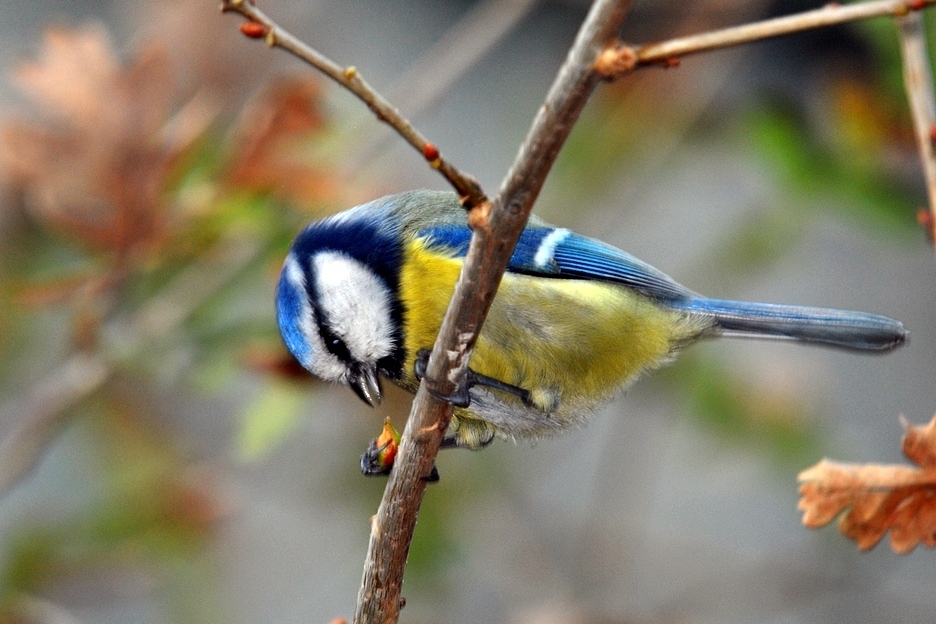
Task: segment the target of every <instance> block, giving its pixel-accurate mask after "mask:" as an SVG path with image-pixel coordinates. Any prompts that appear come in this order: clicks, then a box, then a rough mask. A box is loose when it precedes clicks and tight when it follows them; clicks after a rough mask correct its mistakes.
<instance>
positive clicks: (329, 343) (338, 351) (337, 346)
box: [319, 324, 352, 362]
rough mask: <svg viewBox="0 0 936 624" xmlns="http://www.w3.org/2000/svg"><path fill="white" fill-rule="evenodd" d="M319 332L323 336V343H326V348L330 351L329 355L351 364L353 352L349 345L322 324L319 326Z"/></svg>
mask: <svg viewBox="0 0 936 624" xmlns="http://www.w3.org/2000/svg"><path fill="white" fill-rule="evenodd" d="M319 332H320V333H321V335H322V342H324V343H325V348H326V349H328V351H329V353H331V354H332V355H334V356H335V357H337V358H339V359H340V360H342V361H344V362H351V361H352V358H351V351H350V350H349V349H348V345H346V344H345V343H344V341H343V340H342V339H341V338H339V337H338V336H336V335H335V334H334V333H333V332H332V331H331V329H330V328H329V327H328V326H326V325H324V324H322V325H320V326H319Z"/></svg>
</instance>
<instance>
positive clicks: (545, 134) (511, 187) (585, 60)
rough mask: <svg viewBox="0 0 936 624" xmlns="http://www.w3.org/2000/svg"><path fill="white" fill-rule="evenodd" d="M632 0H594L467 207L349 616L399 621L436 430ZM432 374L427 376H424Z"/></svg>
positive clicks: (447, 414) (442, 426)
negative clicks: (502, 161) (524, 123)
mask: <svg viewBox="0 0 936 624" xmlns="http://www.w3.org/2000/svg"><path fill="white" fill-rule="evenodd" d="M629 7H630V2H629V1H628V0H597V1H596V2H595V4H594V5H593V6H592V9H591V11H590V12H589V14H588V17H587V18H586V20H585V23H584V24H583V25H582V28H581V30H580V31H579V35H578V37H577V38H576V41H575V43H574V44H573V46H572V49H571V50H570V52H569V55H568V57H567V58H566V61H565V63H564V64H563V66H562V68H561V69H560V71H559V74H558V76H557V77H556V80H555V82H554V83H553V86H552V88H551V89H550V91H549V94H548V95H547V97H546V101H545V102H544V104H543V106H542V107H541V108H540V111H539V113H538V114H537V117H536V119H535V120H534V122H533V126H532V128H531V129H530V132H529V134H528V135H527V139H526V140H525V141H524V143H523V146H522V147H521V149H520V152H519V154H518V155H517V158H516V160H515V164H514V166H513V167H512V168H511V170H510V172H509V173H508V175H507V177H506V178H505V180H504V183H503V185H502V187H501V190H500V192H499V194H498V197H497V199H495V201H494V204H493V205H488V204H482V205H480V206H478V207H476V208H474V209H473V210H472V211H471V213H470V214H469V223H471V224H472V227H473V229H474V234H473V235H472V239H471V244H470V245H469V249H468V254H467V256H466V258H465V264H464V266H463V268H462V273H461V276H460V278H459V280H458V284H457V285H456V287H455V293H454V295H453V297H452V303H451V304H450V306H449V308H448V311H447V312H446V315H445V319H444V321H443V323H442V328H441V330H440V332H439V336H438V338H437V339H436V343H435V347H434V348H433V352H432V356H431V357H430V358H429V364H428V367H427V374H426V378H425V380H424V383H423V384H422V385H421V386H420V389H419V392H417V394H416V399H415V400H414V402H413V408H412V411H411V413H410V417H409V420H408V421H407V423H406V429H405V430H404V432H403V438H402V441H401V444H400V449H399V452H398V453H397V456H396V459H395V462H394V469H393V472H392V473H391V475H390V478H389V481H388V483H387V487H386V489H385V490H384V496H383V500H382V501H381V503H380V508H379V509H378V511H377V516H376V518H375V519H374V522H373V526H372V529H371V539H370V543H369V545H368V554H367V561H366V563H365V568H364V578H363V581H362V585H361V591H360V593H359V594H358V604H357V610H356V612H355V617H354V621H355V622H356V623H358V624H361V623H364V622H368V623H369V622H381V623H383V622H395V621H396V620H397V618H398V617H399V609H400V604H401V602H400V590H401V587H402V582H403V571H404V567H405V562H406V555H407V553H408V551H409V545H410V542H411V540H412V535H413V529H414V528H415V525H416V516H417V514H418V510H419V505H420V504H421V502H422V497H423V493H424V491H425V487H426V485H425V477H426V475H428V474H429V471H430V470H431V469H432V465H433V463H434V461H435V456H436V453H437V452H438V449H439V445H440V443H441V441H442V436H443V434H444V433H445V430H446V428H447V427H448V423H449V420H450V419H451V415H452V407H451V405H450V404H449V403H446V402H443V401H440V400H439V399H436V398H434V397H433V395H432V394H430V393H429V391H428V389H427V388H428V385H432V387H433V391H434V392H435V393H437V394H441V395H443V396H445V395H451V394H452V393H453V392H454V391H455V385H456V380H458V379H461V378H462V377H463V375H464V374H465V373H466V371H467V367H468V360H469V358H470V357H471V352H472V349H473V348H474V344H475V340H476V339H477V336H478V332H479V331H480V329H481V324H482V323H483V322H484V318H485V316H486V315H487V312H488V309H489V308H490V305H491V302H492V301H493V299H494V295H495V293H496V291H497V287H498V285H499V283H500V279H501V276H502V275H503V273H504V270H505V268H506V266H507V262H508V260H509V259H510V256H511V254H512V253H513V249H514V246H515V245H516V242H517V239H518V238H519V236H520V233H521V232H522V230H523V228H524V226H525V225H526V221H527V217H528V216H529V214H530V211H531V210H532V207H533V202H534V201H535V199H536V197H537V195H538V194H539V191H540V189H541V188H542V185H543V182H544V181H545V179H546V174H547V173H548V171H549V169H550V167H551V166H552V164H553V162H554V161H555V158H556V156H557V154H558V153H559V149H560V148H561V146H562V144H563V143H564V142H565V139H566V138H567V137H568V134H569V132H570V131H571V129H572V126H573V125H574V123H575V120H576V119H577V118H578V115H579V113H580V112H581V110H582V108H583V107H584V106H585V103H586V102H587V101H588V97H589V96H590V95H591V93H592V91H593V90H594V88H595V86H597V84H599V82H600V81H601V80H602V76H601V75H600V74H599V73H598V72H597V71H596V70H595V61H596V59H597V58H598V55H599V54H600V53H601V51H602V50H604V49H605V48H606V47H607V46H608V45H610V44H611V43H612V42H613V41H614V40H615V39H616V37H617V36H618V33H619V32H620V28H621V25H622V24H623V22H624V17H625V15H626V14H627V10H628V8H629ZM430 380H432V381H430Z"/></svg>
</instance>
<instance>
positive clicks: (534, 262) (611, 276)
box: [419, 225, 695, 302]
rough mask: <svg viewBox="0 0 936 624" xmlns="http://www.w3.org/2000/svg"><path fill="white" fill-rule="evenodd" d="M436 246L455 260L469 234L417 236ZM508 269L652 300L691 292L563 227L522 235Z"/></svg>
mask: <svg viewBox="0 0 936 624" xmlns="http://www.w3.org/2000/svg"><path fill="white" fill-rule="evenodd" d="M419 236H420V237H422V238H425V239H426V240H427V241H429V243H430V244H432V245H434V246H440V247H444V248H446V249H448V250H450V252H451V253H454V254H456V255H459V256H463V255H465V253H467V251H468V243H469V241H470V239H471V230H470V229H468V228H467V227H465V226H458V225H443V226H438V227H432V228H428V229H426V230H423V231H421V232H420V233H419ZM507 270H508V271H510V272H513V273H524V274H528V275H537V276H540V277H555V278H570V279H588V280H599V281H604V282H614V283H617V284H622V285H624V286H627V287H629V288H632V289H634V290H636V291H637V292H639V293H641V294H643V295H645V296H647V297H650V298H652V299H656V300H660V301H664V302H674V301H682V300H687V299H691V298H692V297H694V296H695V295H694V293H692V292H691V291H689V290H688V289H686V288H685V287H683V286H681V285H680V284H678V283H677V282H675V281H674V280H673V279H672V278H670V277H669V276H667V275H666V274H664V273H663V272H662V271H659V270H658V269H655V268H653V267H652V266H650V265H649V264H647V263H646V262H642V261H641V260H638V259H637V258H635V257H634V256H632V255H630V254H628V253H625V252H623V251H621V250H620V249H617V248H615V247H612V246H611V245H607V244H605V243H602V242H601V241H597V240H595V239H593V238H588V237H586V236H581V235H579V234H576V233H575V232H572V231H571V230H567V229H565V228H555V227H528V228H527V229H525V230H524V231H523V233H522V234H521V235H520V240H519V241H518V242H517V248H516V249H515V250H514V253H513V256H511V258H510V263H509V264H508V265H507Z"/></svg>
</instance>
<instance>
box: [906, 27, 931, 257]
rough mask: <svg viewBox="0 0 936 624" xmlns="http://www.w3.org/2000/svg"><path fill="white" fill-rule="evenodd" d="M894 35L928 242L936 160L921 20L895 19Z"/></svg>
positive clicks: (929, 77)
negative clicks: (922, 186)
mask: <svg viewBox="0 0 936 624" xmlns="http://www.w3.org/2000/svg"><path fill="white" fill-rule="evenodd" d="M897 32H898V34H899V36H900V52H901V55H902V58H903V71H904V88H905V89H906V91H907V100H908V101H909V103H910V113H911V115H912V116H913V128H914V131H915V133H916V139H917V147H918V149H919V152H920V164H921V165H922V167H923V177H924V179H925V180H926V193H927V196H928V197H929V214H930V219H929V221H928V223H929V228H928V229H929V231H930V232H929V233H930V237H931V238H932V236H933V231H934V230H933V224H936V156H934V153H933V141H936V102H934V100H933V74H932V71H931V70H930V62H929V54H927V51H926V37H925V34H924V32H923V17H922V16H921V15H920V14H919V13H910V14H909V15H905V16H903V17H899V18H897ZM924 214H925V213H924Z"/></svg>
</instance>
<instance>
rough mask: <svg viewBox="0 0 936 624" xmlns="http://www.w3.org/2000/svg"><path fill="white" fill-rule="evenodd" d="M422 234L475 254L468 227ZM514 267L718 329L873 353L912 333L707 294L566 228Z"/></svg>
mask: <svg viewBox="0 0 936 624" xmlns="http://www.w3.org/2000/svg"><path fill="white" fill-rule="evenodd" d="M420 235H421V236H423V237H425V238H426V239H427V240H428V241H429V242H430V244H433V245H438V246H441V247H444V248H446V249H448V250H450V252H451V253H453V254H456V255H464V254H465V253H466V252H467V251H468V242H469V240H470V239H471V231H470V230H469V229H468V228H467V227H464V226H462V227H458V226H454V225H445V226H440V227H435V228H431V229H427V230H425V231H423V232H421V233H420ZM507 270H508V271H512V272H514V273H524V274H529V275H537V276H541V277H555V278H572V279H589V280H599V281H604V282H613V283H616V284H622V285H624V286H627V287H628V288H631V289H633V290H635V291H637V292H639V293H641V294H643V295H644V296H647V297H650V298H652V299H654V300H656V301H659V302H660V303H663V304H664V305H667V306H670V307H672V308H674V309H677V310H684V311H685V312H688V313H690V314H700V315H704V316H706V317H708V318H710V319H711V322H712V323H713V328H714V329H713V330H714V332H715V333H725V334H731V335H748V336H754V337H758V336H760V337H765V336H770V337H780V338H792V339H796V340H803V341H806V342H814V343H820V344H826V345H831V346H836V347H841V348H846V349H858V350H870V351H884V350H888V349H893V348H894V347H896V346H899V345H900V344H902V343H903V342H904V341H905V340H906V337H907V332H906V330H905V329H904V327H903V325H902V324H901V323H900V322H899V321H895V320H893V319H890V318H887V317H885V316H879V315H877V314H868V313H865V312H849V311H845V310H831V309H825V308H809V307H804V306H787V305H775V304H770V303H748V302H744V301H722V300H718V299H707V298H704V297H700V296H698V295H696V294H695V293H693V292H692V291H690V290H688V289H687V288H685V287H683V286H681V285H679V284H678V283H676V282H675V281H673V280H672V279H671V278H669V277H668V276H667V275H665V274H664V273H662V272H661V271H659V270H657V269H655V268H653V267H652V266H650V265H649V264H647V263H645V262H642V261H640V260H638V259H637V258H635V257H633V256H631V255H630V254H628V253H625V252H623V251H621V250H620V249H616V248H614V247H612V246H610V245H606V244H605V243H602V242H600V241H597V240H595V239H592V238H587V237H585V236H580V235H578V234H576V233H574V232H571V231H569V230H566V229H562V228H554V227H536V226H533V227H528V228H527V229H526V230H524V231H523V234H522V235H521V236H520V241H519V243H518V244H517V248H516V251H514V254H513V256H512V257H511V258H510V263H509V264H508V267H507Z"/></svg>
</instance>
